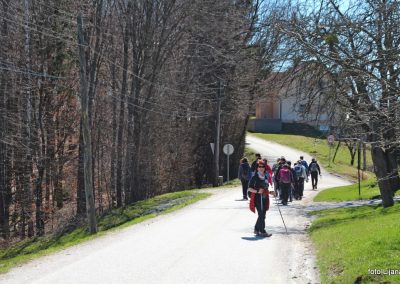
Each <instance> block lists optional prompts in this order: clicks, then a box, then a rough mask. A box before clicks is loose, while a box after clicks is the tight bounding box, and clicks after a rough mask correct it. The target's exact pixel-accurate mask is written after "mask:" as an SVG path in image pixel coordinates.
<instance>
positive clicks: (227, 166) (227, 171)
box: [226, 155, 230, 181]
mask: <svg viewBox="0 0 400 284" xmlns="http://www.w3.org/2000/svg"><path fill="white" fill-rule="evenodd" d="M227 156H228V159H227V160H226V161H227V162H226V181H229V156H230V155H227Z"/></svg>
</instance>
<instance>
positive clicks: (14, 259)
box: [0, 190, 210, 273]
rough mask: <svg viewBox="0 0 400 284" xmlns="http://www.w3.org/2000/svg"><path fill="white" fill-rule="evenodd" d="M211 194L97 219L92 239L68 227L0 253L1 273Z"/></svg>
mask: <svg viewBox="0 0 400 284" xmlns="http://www.w3.org/2000/svg"><path fill="white" fill-rule="evenodd" d="M209 195H210V193H200V192H197V191H194V190H186V191H180V192H174V193H168V194H163V195H160V196H156V197H154V198H150V199H147V200H143V201H139V202H136V203H135V204H133V205H130V206H126V207H124V208H118V209H115V210H112V211H111V212H109V213H108V214H106V215H104V216H103V217H101V218H99V219H98V233H97V234H96V235H90V234H89V231H88V228H87V227H76V225H75V226H74V225H71V226H70V227H66V228H65V229H64V231H63V232H62V233H59V234H57V235H54V236H51V237H43V238H33V239H29V240H25V241H22V242H19V243H17V244H15V245H13V246H11V247H9V248H6V249H0V273H5V272H7V271H8V270H9V269H10V268H12V267H14V266H16V265H19V264H21V263H24V262H27V261H29V260H31V259H33V258H37V257H39V256H43V255H47V254H50V253H52V252H56V251H59V250H61V249H64V248H67V247H70V246H73V245H76V244H79V243H82V242H84V241H87V240H90V239H93V238H95V237H98V236H101V235H103V234H105V233H106V232H108V231H110V230H115V229H120V228H124V227H127V226H130V225H132V224H136V223H139V222H142V221H144V220H147V219H150V218H152V217H155V216H157V215H160V214H166V213H169V212H172V211H174V210H177V209H179V208H182V207H185V206H187V205H189V204H191V203H194V202H196V201H199V200H201V199H204V198H206V197H208V196H209Z"/></svg>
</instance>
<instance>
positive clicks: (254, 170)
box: [251, 153, 261, 174]
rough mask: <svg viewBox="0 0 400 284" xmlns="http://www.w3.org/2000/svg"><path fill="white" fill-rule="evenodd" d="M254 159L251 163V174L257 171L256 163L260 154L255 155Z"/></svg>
mask: <svg viewBox="0 0 400 284" xmlns="http://www.w3.org/2000/svg"><path fill="white" fill-rule="evenodd" d="M255 156H256V159H255V160H254V161H253V162H252V163H251V172H252V173H253V174H254V173H255V172H256V171H257V163H258V161H259V160H261V154H259V153H257V154H256V155H255Z"/></svg>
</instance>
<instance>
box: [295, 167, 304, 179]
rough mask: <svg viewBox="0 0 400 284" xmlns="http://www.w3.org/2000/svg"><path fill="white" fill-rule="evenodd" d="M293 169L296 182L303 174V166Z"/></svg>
mask: <svg viewBox="0 0 400 284" xmlns="http://www.w3.org/2000/svg"><path fill="white" fill-rule="evenodd" d="M293 169H294V172H295V173H296V180H299V178H300V177H301V173H302V172H303V166H300V165H296V166H295V167H294V168H293Z"/></svg>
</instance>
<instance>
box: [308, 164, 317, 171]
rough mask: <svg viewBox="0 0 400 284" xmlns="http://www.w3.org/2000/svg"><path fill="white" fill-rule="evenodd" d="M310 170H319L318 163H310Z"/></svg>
mask: <svg viewBox="0 0 400 284" xmlns="http://www.w3.org/2000/svg"><path fill="white" fill-rule="evenodd" d="M310 172H318V166H317V163H311V164H310Z"/></svg>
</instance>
